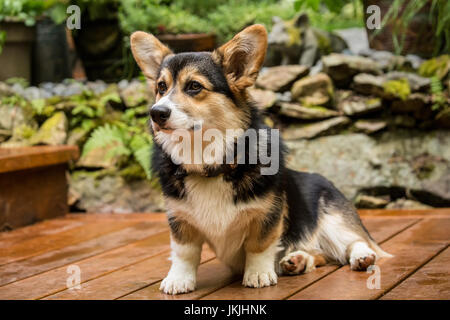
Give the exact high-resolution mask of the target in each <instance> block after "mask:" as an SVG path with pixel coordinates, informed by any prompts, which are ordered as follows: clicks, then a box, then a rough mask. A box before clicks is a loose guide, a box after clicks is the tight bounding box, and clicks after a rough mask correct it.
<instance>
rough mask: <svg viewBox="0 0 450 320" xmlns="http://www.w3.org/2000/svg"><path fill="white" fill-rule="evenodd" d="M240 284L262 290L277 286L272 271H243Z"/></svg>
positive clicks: (274, 274)
mask: <svg viewBox="0 0 450 320" xmlns="http://www.w3.org/2000/svg"><path fill="white" fill-rule="evenodd" d="M242 284H243V285H244V286H246V287H251V288H262V287H268V286H272V285H274V284H277V274H276V273H275V271H273V270H269V271H257V270H249V271H245V273H244V279H243V280H242Z"/></svg>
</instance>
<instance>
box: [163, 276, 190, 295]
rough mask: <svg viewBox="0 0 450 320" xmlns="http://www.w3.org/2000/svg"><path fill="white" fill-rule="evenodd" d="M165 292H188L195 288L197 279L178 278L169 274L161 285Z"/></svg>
mask: <svg viewBox="0 0 450 320" xmlns="http://www.w3.org/2000/svg"><path fill="white" fill-rule="evenodd" d="M159 290H161V291H162V292H164V293H167V294H179V293H187V292H191V291H194V290H195V279H193V278H189V277H187V278H177V277H171V276H167V277H166V278H165V279H164V280H163V281H162V282H161V286H160V287H159Z"/></svg>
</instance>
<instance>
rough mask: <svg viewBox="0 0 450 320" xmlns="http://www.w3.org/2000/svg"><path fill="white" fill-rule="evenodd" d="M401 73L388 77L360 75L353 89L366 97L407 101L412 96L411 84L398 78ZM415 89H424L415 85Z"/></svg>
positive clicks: (356, 78) (355, 79) (355, 80)
mask: <svg viewBox="0 0 450 320" xmlns="http://www.w3.org/2000/svg"><path fill="white" fill-rule="evenodd" d="M400 74H401V73H397V74H394V73H393V74H392V75H391V78H388V77H387V76H374V75H371V74H367V73H360V74H358V75H356V76H355V77H354V78H353V84H352V87H353V89H354V90H355V91H356V92H358V93H362V94H365V95H373V96H377V97H380V98H384V99H389V100H393V99H402V100H406V99H407V98H408V96H409V95H410V94H411V91H412V90H411V86H410V82H409V80H408V79H407V78H401V77H398V78H397V77H396V76H399V75H400ZM414 85H415V88H416V89H417V88H422V87H421V86H420V85H419V84H417V83H414Z"/></svg>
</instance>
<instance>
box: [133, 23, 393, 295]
mask: <svg viewBox="0 0 450 320" xmlns="http://www.w3.org/2000/svg"><path fill="white" fill-rule="evenodd" d="M130 40H131V49H132V53H133V56H134V58H135V60H136V62H137V64H138V65H139V67H140V68H141V70H142V72H143V74H144V76H145V77H146V78H147V80H148V83H149V86H150V87H151V90H154V92H155V95H156V100H155V101H156V102H155V104H154V105H153V106H152V107H151V109H150V116H151V128H150V130H151V132H152V135H153V140H154V144H153V151H152V169H153V171H154V172H156V173H157V176H158V178H159V181H160V184H161V187H162V192H163V194H164V197H165V201H166V206H167V209H168V210H167V216H168V223H169V226H170V230H171V261H172V265H171V268H170V271H169V273H168V275H167V277H166V278H165V279H164V280H163V281H162V282H161V286H160V289H161V290H162V291H163V292H164V293H167V294H180V293H187V292H190V291H193V290H195V287H196V273H197V268H198V265H199V263H200V255H201V250H202V246H203V244H204V243H208V245H209V246H210V247H211V248H212V249H213V251H214V252H215V254H216V256H217V258H219V259H220V260H221V261H223V262H224V263H225V264H226V265H228V266H229V267H230V268H231V269H232V270H233V271H234V272H236V273H239V274H243V281H242V284H243V285H244V286H247V287H252V288H261V287H266V286H271V285H275V284H276V283H277V276H279V275H297V274H301V273H307V272H311V271H312V270H314V269H315V268H316V267H319V266H322V265H325V264H327V263H338V264H341V265H344V264H347V263H349V264H350V266H351V269H352V270H366V269H367V268H368V266H370V265H372V264H374V263H375V261H376V260H377V259H378V258H381V257H388V256H389V254H388V253H386V252H384V251H383V250H382V249H381V248H380V247H379V246H378V245H377V243H376V242H375V241H374V240H373V239H372V237H371V236H370V235H369V233H368V232H367V230H366V229H365V227H364V226H363V224H362V222H361V220H360V218H359V216H358V214H357V212H356V210H355V208H354V207H353V205H352V204H351V203H350V202H349V201H348V200H347V199H346V198H345V197H344V196H343V195H342V193H341V192H340V191H338V190H337V189H336V187H335V186H334V185H333V184H332V183H331V182H330V181H328V180H327V179H325V178H324V177H322V176H320V175H318V174H312V173H306V172H297V171H293V170H290V169H288V168H286V167H285V165H284V154H285V152H286V151H285V149H286V148H284V147H283V143H282V141H281V139H280V138H279V135H278V138H277V135H276V134H275V133H271V132H272V130H271V129H270V128H268V127H266V126H265V125H264V122H263V121H262V119H261V115H260V113H259V111H258V110H257V108H256V107H255V106H254V104H253V103H252V101H251V99H250V97H249V94H248V93H247V90H246V89H247V88H249V87H250V86H252V85H253V84H254V83H255V80H256V77H257V75H258V72H259V70H260V68H261V66H262V64H263V61H264V58H265V53H266V49H267V32H266V30H265V28H264V27H263V26H262V25H252V26H249V27H247V28H245V29H244V30H243V31H241V32H240V33H238V34H237V35H236V36H234V38H232V39H231V40H230V41H229V42H227V43H225V44H224V45H222V46H221V47H219V48H217V49H216V50H215V51H213V52H196V53H178V54H174V53H172V52H171V50H170V49H169V48H168V47H166V46H165V45H163V44H162V43H161V42H160V41H159V40H158V39H157V38H156V37H154V36H153V35H151V34H148V33H145V32H142V31H136V32H134V33H133V34H132V35H131V38H130ZM208 129H214V130H216V131H217V132H219V133H225V131H227V130H228V129H233V130H238V132H239V130H242V131H241V132H244V133H243V134H242V135H241V136H234V138H228V136H226V135H225V137H223V139H222V138H220V136H219V138H217V137H216V138H215V139H214V140H212V139H211V140H210V141H209V142H210V143H209V144H208V141H205V140H203V142H202V143H201V145H200V148H197V149H199V150H200V151H205V149H207V148H208V147H210V146H211V145H214V146H215V149H214V150H215V152H214V154H213V159H212V160H213V161H208V162H206V161H204V162H202V161H200V162H197V163H195V161H192V158H193V157H195V156H196V155H197V153H198V151H195V150H194V151H193V152H192V154H190V155H189V156H187V157H184V158H183V157H181V156H180V154H181V153H180V150H181V147H180V146H181V145H183V142H182V141H181V140H180V139H178V138H175V139H174V135H175V132H177V131H178V130H183V131H184V132H185V133H187V136H186V138H190V137H193V136H195V135H196V134H199V133H200V134H201V133H206V131H207V130H208ZM251 130H253V131H258V132H263V133H264V132H265V133H266V134H263V135H261V136H260V137H259V138H258V140H257V142H256V143H248V144H247V145H246V146H245V148H241V149H240V151H239V152H237V151H236V150H234V151H233V152H232V153H231V154H232V156H230V157H229V159H228V158H227V161H219V160H221V159H223V158H224V157H225V155H226V154H227V151H228V150H229V149H231V147H232V146H236V145H238V144H239V143H240V142H242V141H244V142H245V141H247V140H249V135H247V134H246V132H249V131H251ZM216 140H217V141H216ZM276 145H278V147H279V148H278V149H277V148H276ZM218 146H219V147H218ZM262 147H266V148H268V149H270V150H272V151H271V153H270V152H269V154H271V156H274V157H272V161H271V162H274V161H275V160H277V162H278V164H277V166H275V168H276V169H277V170H276V172H275V173H271V174H263V173H262V170H263V169H268V167H270V166H271V165H272V163H267V161H265V162H264V161H262V160H261V159H258V160H257V161H256V162H253V163H250V162H245V163H242V162H239V161H236V160H237V158H238V157H239V156H244V158H245V156H247V155H250V153H251V152H255V151H256V152H258V151H259V149H261V148H262ZM190 148H191V147H190V146H188V147H187V148H186V149H185V150H184V152H186V153H189V152H190V151H191V150H190ZM191 149H192V148H191ZM238 149H239V148H238ZM186 150H187V151H186ZM274 150H275V151H274ZM275 156H276V157H275ZM241 158H242V157H241ZM241 158H239V159H241ZM275 158H276V159H275ZM230 159H231V160H232V161H228V160H230ZM274 159H275V160H274ZM209 160H211V159H209Z"/></svg>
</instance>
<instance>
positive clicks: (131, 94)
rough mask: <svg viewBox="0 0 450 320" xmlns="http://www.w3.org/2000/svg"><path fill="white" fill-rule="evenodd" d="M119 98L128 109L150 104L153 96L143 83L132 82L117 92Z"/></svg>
mask: <svg viewBox="0 0 450 320" xmlns="http://www.w3.org/2000/svg"><path fill="white" fill-rule="evenodd" d="M119 92H120V96H121V98H122V100H123V102H124V104H125V106H127V107H128V108H132V107H137V106H139V105H142V104H152V103H153V100H154V98H153V96H152V94H151V92H150V89H149V88H148V87H147V85H146V84H145V83H142V82H140V81H138V80H133V81H132V82H131V83H129V84H128V86H126V87H125V88H124V89H121V90H119Z"/></svg>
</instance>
